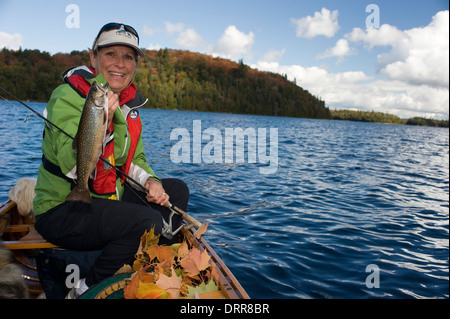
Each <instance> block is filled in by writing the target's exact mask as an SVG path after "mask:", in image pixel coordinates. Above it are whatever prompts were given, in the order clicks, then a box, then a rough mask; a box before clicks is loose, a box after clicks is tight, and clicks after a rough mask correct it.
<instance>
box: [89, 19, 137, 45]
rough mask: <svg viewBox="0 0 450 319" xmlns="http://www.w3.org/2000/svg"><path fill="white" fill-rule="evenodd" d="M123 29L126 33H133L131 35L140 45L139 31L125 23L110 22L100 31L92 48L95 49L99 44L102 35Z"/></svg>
mask: <svg viewBox="0 0 450 319" xmlns="http://www.w3.org/2000/svg"><path fill="white" fill-rule="evenodd" d="M121 28H123V29H124V30H125V31H127V32H129V33H131V34H132V35H133V36H134V37H135V38H136V40H137V43H138V45H139V35H138V33H137V31H136V29H135V28H133V27H132V26H129V25H126V24H123V23H117V22H110V23H108V24H105V25H104V26H103V27H102V28H101V29H100V31H99V32H98V34H97V36H96V37H95V40H94V44H93V46H92V47H93V48H95V44H96V43H97V41H98V38H99V37H100V35H101V34H102V33H103V32H106V31H111V30H119V29H121Z"/></svg>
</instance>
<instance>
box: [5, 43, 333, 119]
mask: <svg viewBox="0 0 450 319" xmlns="http://www.w3.org/2000/svg"><path fill="white" fill-rule="evenodd" d="M82 64H89V54H88V52H87V51H72V52H71V53H68V54H63V53H58V54H54V55H53V56H52V55H50V54H49V53H47V52H40V51H39V50H22V49H19V50H17V51H13V50H7V49H3V50H2V51H0V85H1V86H2V87H3V88H5V89H6V90H8V91H9V92H11V93H12V94H14V95H15V96H17V97H18V98H20V99H23V100H33V101H41V102H46V101H48V99H49V98H50V95H51V93H52V91H53V90H54V89H55V88H56V87H57V86H58V85H60V84H62V83H63V82H62V79H61V73H62V72H63V71H64V70H66V69H68V68H70V67H73V66H78V65H82ZM134 83H135V84H136V86H137V89H138V90H139V92H140V93H141V94H142V95H144V96H146V97H148V99H149V102H148V103H147V104H146V105H145V107H150V108H160V109H178V110H197V111H207V112H224V113H242V114H259V115H275V116H291V117H307V118H325V119H329V118H330V117H331V116H330V111H329V109H328V108H327V107H326V106H325V102H324V101H322V100H320V99H319V98H317V97H315V96H313V95H312V94H310V93H309V92H308V91H307V90H304V89H302V88H301V87H299V86H297V85H296V84H294V83H292V82H290V81H288V80H287V78H286V77H283V76H281V75H279V74H275V73H269V72H260V71H257V70H254V69H251V68H250V67H248V66H247V65H245V64H244V63H243V62H242V61H240V62H239V63H236V62H233V61H230V60H226V59H221V58H214V57H212V56H209V55H205V54H200V53H194V52H189V51H181V50H169V49H161V50H146V56H145V57H144V58H143V59H141V61H140V62H139V64H138V66H137V69H136V75H135V78H134Z"/></svg>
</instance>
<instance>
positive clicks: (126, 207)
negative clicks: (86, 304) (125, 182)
mask: <svg viewBox="0 0 450 319" xmlns="http://www.w3.org/2000/svg"><path fill="white" fill-rule="evenodd" d="M162 184H163V187H164V189H165V191H166V193H167V194H168V195H169V196H170V202H171V203H172V204H173V205H175V206H177V207H179V208H181V209H182V210H186V208H187V204H188V200H189V189H188V187H187V186H186V184H185V183H184V182H183V181H181V180H178V179H163V180H162ZM169 214H170V210H169V209H167V208H166V207H162V206H160V205H156V204H151V203H148V202H147V201H146V200H145V194H144V193H142V192H138V191H136V190H135V189H131V187H130V186H127V187H125V191H124V195H123V198H122V200H121V201H115V200H107V199H98V198H93V199H92V202H91V203H90V204H88V203H85V202H80V201H71V202H64V203H63V204H61V205H59V206H56V207H54V208H53V209H51V210H49V211H48V212H46V213H44V214H42V215H38V216H37V217H36V225H35V227H36V229H37V231H38V232H39V233H40V234H41V235H42V237H44V238H45V239H46V240H48V241H49V242H51V243H53V244H56V245H58V246H60V247H62V248H66V249H70V250H101V251H102V252H101V254H100V256H99V257H98V258H97V259H96V261H95V263H94V265H93V266H92V267H91V269H90V271H89V273H88V275H87V277H86V284H87V285H88V286H90V285H92V284H95V283H97V282H99V281H101V280H103V279H105V278H107V277H109V276H111V275H113V274H114V273H115V272H116V271H117V270H118V269H119V268H120V267H122V266H123V265H124V264H129V263H131V262H132V261H133V259H134V255H135V253H136V251H137V248H138V246H139V242H140V238H141V236H142V235H143V234H144V232H145V231H146V230H147V231H148V230H150V229H151V228H152V227H154V228H155V233H156V234H159V233H160V232H161V229H162V226H163V222H162V218H164V219H165V220H166V221H168V217H169ZM181 221H182V220H181V217H180V216H178V215H175V216H174V218H173V219H172V225H173V226H172V229H173V230H175V229H177V228H178V227H179V226H180V225H181ZM172 240H175V239H172ZM170 243H171V241H169V240H168V239H166V238H164V237H162V236H161V237H160V244H170Z"/></svg>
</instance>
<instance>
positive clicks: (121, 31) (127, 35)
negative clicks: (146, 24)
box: [116, 25, 132, 39]
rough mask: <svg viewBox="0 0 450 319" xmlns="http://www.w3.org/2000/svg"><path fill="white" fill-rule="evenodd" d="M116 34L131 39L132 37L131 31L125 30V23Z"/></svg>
mask: <svg viewBox="0 0 450 319" xmlns="http://www.w3.org/2000/svg"><path fill="white" fill-rule="evenodd" d="M116 34H117V35H122V36H124V37H127V38H129V39H131V38H132V35H131V33H130V32H127V31H125V27H124V26H123V25H122V26H121V27H120V30H119V31H117V32H116Z"/></svg>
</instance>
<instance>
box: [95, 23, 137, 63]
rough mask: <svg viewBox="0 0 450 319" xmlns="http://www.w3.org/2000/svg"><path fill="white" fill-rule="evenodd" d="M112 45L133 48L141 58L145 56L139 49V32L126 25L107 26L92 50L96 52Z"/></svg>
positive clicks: (111, 24) (98, 36) (100, 33)
mask: <svg viewBox="0 0 450 319" xmlns="http://www.w3.org/2000/svg"><path fill="white" fill-rule="evenodd" d="M111 45H126V46H129V47H131V48H133V49H134V50H135V51H136V53H137V54H139V55H140V56H145V53H144V51H142V50H141V49H139V35H138V33H137V31H136V30H135V29H134V28H133V27H131V26H129V25H126V24H122V23H116V22H111V23H108V24H105V25H104V26H103V27H102V28H101V29H100V32H99V33H98V35H97V37H96V38H95V40H94V44H93V45H92V49H93V50H94V51H95V50H97V49H98V48H101V47H108V46H111Z"/></svg>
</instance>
